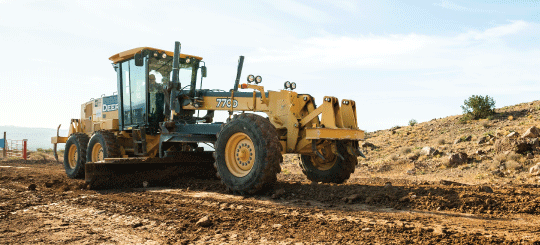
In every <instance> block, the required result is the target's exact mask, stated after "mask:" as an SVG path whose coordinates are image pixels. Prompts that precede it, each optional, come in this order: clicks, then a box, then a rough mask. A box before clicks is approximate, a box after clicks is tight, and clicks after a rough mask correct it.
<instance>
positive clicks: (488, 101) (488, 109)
mask: <svg viewBox="0 0 540 245" xmlns="http://www.w3.org/2000/svg"><path fill="white" fill-rule="evenodd" d="M461 109H463V114H465V115H466V116H467V117H469V118H470V119H479V118H486V117H488V116H490V115H493V114H494V113H495V110H494V109H495V100H493V98H491V97H489V96H488V95H486V96H485V97H483V96H481V95H472V96H471V97H469V99H467V100H465V102H464V105H462V106H461Z"/></svg>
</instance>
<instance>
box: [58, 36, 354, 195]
mask: <svg viewBox="0 0 540 245" xmlns="http://www.w3.org/2000/svg"><path fill="white" fill-rule="evenodd" d="M180 48H181V45H180V43H179V42H176V43H175V48H174V52H170V51H165V50H161V49H156V48H150V47H141V48H135V49H131V50H127V51H124V52H121V53H118V54H115V55H113V56H111V57H110V58H109V59H110V60H111V61H112V62H113V67H114V69H115V70H116V73H117V84H118V93H117V94H116V95H112V96H102V97H101V98H98V99H92V100H90V101H89V102H87V103H84V104H83V105H82V107H81V117H80V119H72V120H71V124H70V127H69V135H68V136H67V137H61V136H59V135H58V133H57V136H56V137H52V140H51V141H52V143H53V144H54V147H55V149H56V144H58V143H65V152H64V167H65V170H66V173H67V175H68V176H69V177H70V178H82V177H84V178H85V179H86V181H87V182H88V183H90V184H91V185H92V184H93V183H96V182H99V181H101V182H107V181H108V180H110V178H114V177H115V176H114V174H111V172H108V171H106V170H104V169H106V168H105V167H108V166H113V165H116V166H120V167H119V168H120V169H130V163H141V162H142V163H146V164H149V165H150V164H156V163H161V162H167V161H172V162H190V163H192V165H193V167H195V168H196V167H197V164H198V163H199V162H204V161H212V162H213V165H214V167H215V170H216V172H217V176H218V177H219V178H220V179H221V181H222V183H223V184H224V185H225V186H226V187H227V188H228V189H229V190H231V191H233V192H237V193H242V194H244V193H246V194H249V193H255V192H258V191H260V190H263V189H266V188H268V187H271V186H272V185H273V184H274V183H275V182H276V179H277V178H276V175H277V174H278V173H279V172H280V171H281V167H280V163H281V162H282V161H283V157H282V154H287V153H295V154H300V155H301V163H300V165H301V167H302V169H303V172H304V174H305V175H306V176H307V178H308V179H310V180H311V181H314V182H325V183H328V182H331V183H342V182H344V181H345V180H347V179H348V178H349V177H350V174H351V173H353V172H354V169H355V166H356V165H357V163H358V156H363V154H362V153H361V152H360V150H359V145H358V141H359V140H362V139H363V138H364V132H363V131H362V130H360V129H358V126H357V117H356V105H355V102H354V101H353V100H346V99H344V100H341V101H339V100H338V99H337V98H335V97H331V96H326V97H324V99H323V102H322V104H321V105H320V106H316V105H315V100H314V98H313V97H312V96H310V95H309V94H299V93H297V92H294V91H293V90H294V89H295V88H296V84H295V83H290V82H288V81H287V82H285V84H284V87H285V88H284V89H282V90H280V91H265V89H264V87H263V86H261V85H260V83H261V82H262V77H261V76H254V75H249V76H247V83H242V84H240V77H241V72H242V66H243V61H244V57H243V56H240V58H239V62H238V69H237V76H236V80H235V81H234V86H233V89H231V90H230V91H223V90H217V89H202V79H203V77H206V73H207V69H206V65H205V63H204V61H202V58H201V57H198V56H192V55H187V54H181V53H180ZM199 73H200V88H197V82H198V77H197V75H198V74H199ZM181 82H183V83H184V84H185V85H186V86H182V84H181ZM240 89H241V90H244V91H240ZM245 90H247V91H245ZM220 110H221V111H227V112H228V113H229V118H228V119H227V120H226V122H213V118H214V112H215V111H220ZM199 111H205V115H204V116H199ZM252 112H262V113H265V114H266V115H268V117H263V116H260V115H259V114H261V113H257V114H255V113H252ZM202 144H209V145H211V146H213V148H214V151H205V148H204V147H201V146H202ZM55 152H56V151H55ZM210 159H211V160H210ZM105 176H106V177H105Z"/></svg>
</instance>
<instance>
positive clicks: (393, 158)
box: [386, 154, 399, 161]
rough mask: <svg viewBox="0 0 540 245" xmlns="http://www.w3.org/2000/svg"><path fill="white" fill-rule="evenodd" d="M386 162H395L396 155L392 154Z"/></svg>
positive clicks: (397, 157)
mask: <svg viewBox="0 0 540 245" xmlns="http://www.w3.org/2000/svg"><path fill="white" fill-rule="evenodd" d="M386 159H387V160H388V161H397V160H398V159H399V156H398V155H397V154H392V155H390V156H388V157H387V158H386Z"/></svg>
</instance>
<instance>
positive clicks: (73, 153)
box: [64, 133, 88, 179]
mask: <svg viewBox="0 0 540 245" xmlns="http://www.w3.org/2000/svg"><path fill="white" fill-rule="evenodd" d="M87 145H88V135H86V134H85V133H74V134H72V135H71V136H69V138H68V140H67V142H66V149H65V151H64V169H65V170H66V175H67V176H68V177H69V178H72V179H80V178H83V177H84V165H85V164H86V146H87Z"/></svg>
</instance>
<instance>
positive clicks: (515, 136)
mask: <svg viewBox="0 0 540 245" xmlns="http://www.w3.org/2000/svg"><path fill="white" fill-rule="evenodd" d="M506 137H508V138H517V137H519V134H518V133H517V132H512V133H509V134H508V135H506Z"/></svg>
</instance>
